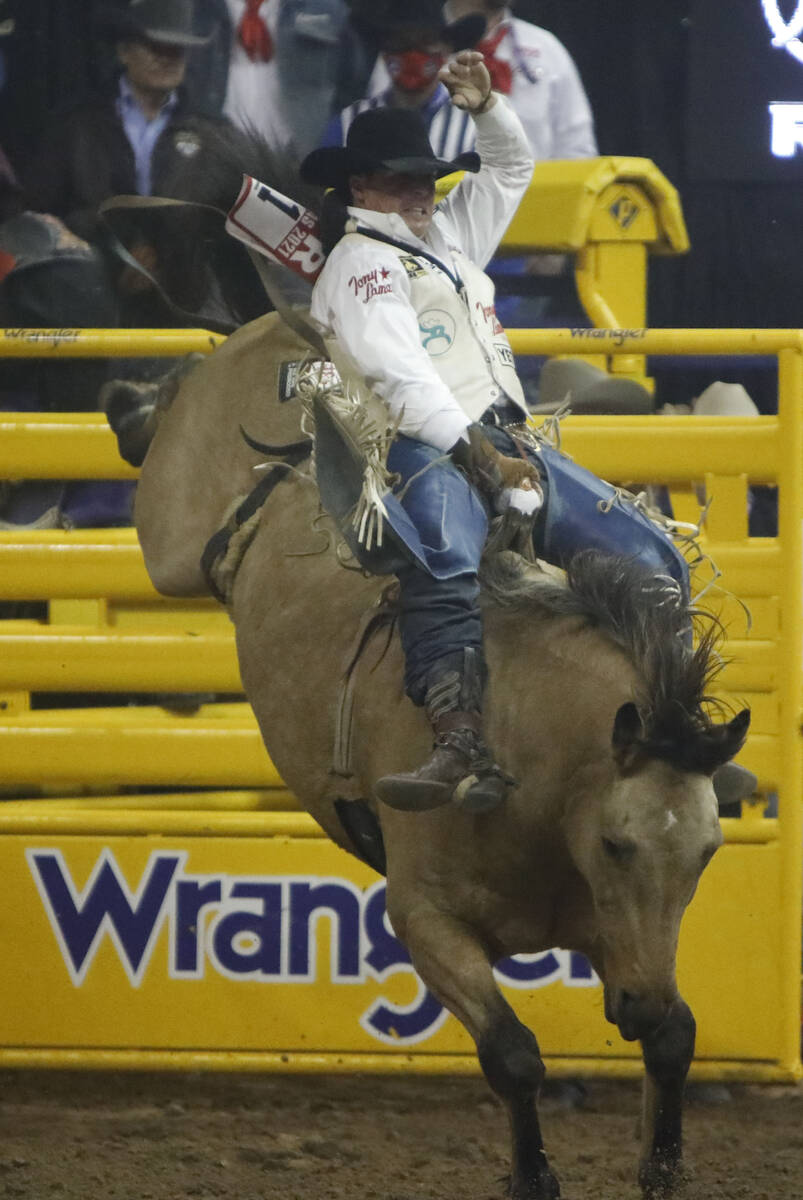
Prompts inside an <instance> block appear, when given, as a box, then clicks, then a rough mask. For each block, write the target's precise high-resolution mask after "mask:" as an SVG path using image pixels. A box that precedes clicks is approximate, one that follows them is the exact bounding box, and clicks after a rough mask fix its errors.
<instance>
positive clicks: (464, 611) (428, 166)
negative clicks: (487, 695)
mask: <svg viewBox="0 0 803 1200" xmlns="http://www.w3.org/2000/svg"><path fill="white" fill-rule="evenodd" d="M440 78H441V79H442V81H443V83H444V84H445V86H446V87H447V88H448V90H449V93H450V96H451V103H452V104H453V105H455V106H456V107H457V108H459V109H462V110H463V111H464V112H465V113H466V114H468V118H469V119H470V120H472V121H473V122H474V123H475V126H476V147H477V152H478V153H474V152H468V153H465V154H461V155H459V156H458V158H456V159H455V160H454V161H445V160H443V159H439V158H437V157H436V156H435V154H434V152H433V150H432V147H431V145H430V143H429V141H428V138H427V134H426V126H425V125H424V123H423V122H422V119H421V117H420V114H419V113H418V112H416V111H414V110H409V109H395V108H379V109H374V110H370V111H367V112H364V113H361V114H360V115H359V116H358V117H357V118H356V119H355V120H354V122H353V123H352V125H351V127H350V130H349V134H348V139H347V143H346V145H345V146H342V147H334V146H332V147H324V148H320V149H318V150H315V151H313V152H312V153H311V154H309V155H308V156H307V157H306V159H305V160H304V161H303V163H302V166H301V173H302V177H303V178H304V179H305V180H306V181H307V182H309V183H314V184H318V185H320V186H322V187H326V188H329V189H331V190H330V191H329V192H328V193H327V196H326V198H325V201H324V208H323V214H322V229H323V232H324V244H325V248H326V249H327V251H328V257H327V261H326V264H325V266H324V269H323V271H322V273H321V275H320V276H319V278H318V281H317V282H316V285H315V288H314V291H313V296H312V304H311V310H310V311H311V316H312V318H313V319H314V321H315V322H316V323H317V325H318V327H319V329H320V330H321V332H322V333H323V335H324V338H325V339H326V341H327V346H328V348H329V349H330V353H331V355H332V358H333V360H334V362H335V364H336V365H337V366H338V367H339V369H340V370H341V374H344V373H345V374H346V375H348V374H349V372H351V373H352V375H353V374H354V373H355V372H356V373H357V374H358V375H359V376H361V377H362V378H363V379H364V380H365V382H366V383H367V384H368V385H369V387H370V388H371V389H372V390H373V392H374V393H375V394H377V395H379V396H380V397H381V398H382V399H383V400H384V401H385V403H386V405H387V407H388V409H389V410H390V413H391V415H392V417H393V418H394V419H396V420H398V422H399V424H398V435H397V437H396V439H395V440H394V442H393V444H392V446H391V448H390V452H389V456H388V467H389V469H390V470H391V471H392V472H395V473H398V475H399V476H400V477H401V480H402V482H403V485H406V486H405V487H404V493H403V497H401V496H400V498H401V504H402V508H403V509H404V513H405V519H406V520H408V521H409V525H408V528H407V530H406V532H405V528H404V526H403V524H402V525H398V523H397V526H396V528H395V532H396V534H397V535H398V536H399V537H400V538H401V540H402V541H404V542H405V543H406V546H407V549H408V561H407V562H406V563H405V564H404V565H403V566H401V567H400V568H399V569H397V570H396V574H397V576H398V579H399V584H400V609H399V630H400V636H401V641H402V647H403V650H404V655H405V690H406V692H407V694H408V696H409V697H410V698H411V699H412V701H413V702H414V703H415V704H417V705H423V706H424V708H425V711H426V714H427V716H428V718H429V720H430V723H431V725H432V727H433V731H434V735H435V741H434V746H433V750H432V753H431V755H430V757H429V758H428V759H427V761H426V762H425V763H423V764H422V765H421V766H420V767H419V768H418V769H417V770H415V771H411V772H409V773H400V774H396V775H391V776H386V777H385V778H383V779H380V780H379V781H378V783H377V784H376V792H377V795H378V796H379V798H380V799H381V800H383V801H384V802H385V803H387V804H389V805H390V806H391V807H395V808H399V809H403V810H412V811H423V810H426V809H430V808H434V807H437V806H439V805H441V804H445V803H447V802H449V801H451V802H452V803H454V804H456V805H457V806H458V807H460V808H462V809H463V810H464V811H468V812H482V811H487V810H490V809H492V808H493V807H495V806H496V805H498V804H499V803H500V802H501V801H502V800H503V799H504V796H505V794H506V791H507V788H508V787H509V786H510V784H511V783H512V782H513V781H512V780H511V779H510V778H509V777H508V776H506V775H505V773H504V771H503V770H502V769H501V768H500V767H499V766H498V765H497V764H496V763H495V762H494V759H493V755H492V753H491V751H490V750H489V749H488V747H487V746H486V745H485V742H484V740H483V730H482V708H483V692H484V688H485V684H486V680H487V668H486V665H485V659H484V655H483V644H482V618H481V612H480V603H479V582H478V574H477V573H478V567H479V562H480V557H481V554H482V550H483V546H484V543H485V540H486V535H487V531H488V519H489V514H493V513H497V514H498V513H501V512H503V511H504V509H505V507H506V506H508V505H510V504H512V505H513V506H515V507H519V508H520V509H521V510H522V511H523V512H525V513H526V514H529V515H531V514H532V513H533V512H535V510H536V509H538V508H539V507H540V506H541V503H542V501H544V503H543V508H542V509H541V511H540V512H539V513H538V516H537V519H536V524H535V530H534V538H535V547H536V550H537V552H538V554H539V556H540V557H542V558H545V559H547V560H549V561H552V562H556V563H558V564H560V563H562V562H565V561H567V560H568V558H569V557H571V554H572V553H574V552H575V551H576V550H579V549H585V548H596V549H600V550H607V551H608V552H612V553H624V554H631V555H634V556H638V557H639V558H641V559H643V560H645V561H647V562H648V563H650V564H651V565H652V566H653V567H654V569H655V570H656V572H658V573H661V574H663V575H668V576H671V577H672V578H674V580H675V581H676V584H677V585H678V586H679V588H680V589H681V590H682V591H683V593H684V594H685V595H688V571H687V567H686V564H685V561H684V559H683V558H682V556H681V555H680V553H679V551H678V550H677V549H676V547H675V546H674V545H673V544H672V542H671V540H670V538H669V537H668V535H666V534H665V533H664V531H663V530H662V529H661V528H659V527H658V526H657V525H655V524H653V523H652V522H651V521H649V520H648V519H647V518H646V517H645V516H644V515H643V514H642V513H640V512H639V511H638V510H637V509H636V508H634V507H633V506H632V505H628V504H627V502H626V501H623V500H622V499H621V498H617V497H616V494H615V493H614V490H613V489H612V488H611V487H610V485H607V484H603V483H602V481H600V480H597V479H596V477H594V476H592V475H590V473H589V472H587V471H584V470H583V469H582V468H580V467H578V466H577V465H576V464H573V463H571V461H570V460H568V459H565V458H563V457H562V456H560V455H558V454H556V453H554V452H553V453H552V455H550V454H549V452H548V450H542V449H539V450H537V451H535V450H533V449H532V448H531V447H528V448H527V449H526V450H522V447H521V444H520V443H517V442H516V441H515V440H514V437H513V436H511V433H509V432H508V431H507V429H506V426H507V427H510V428H515V426H517V425H519V426H520V425H522V423H523V422H524V421H525V419H526V406H525V402H524V398H523V394H522V390H521V385H520V383H519V380H518V377H517V375H516V370H515V364H514V359H513V354H512V352H511V349H510V345H509V343H508V340H507V337H506V335H505V332H504V330H503V329H502V326H501V325H500V323H499V321H498V320H497V318H496V315H495V309H494V297H493V285H492V283H491V281H490V279H489V278H488V277H487V275H486V274H485V273H484V271H483V269H482V267H483V266H484V265H485V264H486V263H487V262H488V260H489V259H490V257H491V255H492V254H493V253H494V251H495V250H496V247H497V244H498V242H499V240H500V239H501V237H502V235H503V233H504V231H505V229H506V228H507V225H508V223H509V222H510V220H511V218H512V216H513V214H514V213H515V211H516V208H517V206H518V204H519V201H520V200H521V198H522V196H523V194H524V192H525V190H526V189H527V186H528V184H529V182H530V178H531V175H532V168H533V160H532V156H531V153H530V150H529V146H528V142H527V138H526V136H525V134H524V131H523V129H522V126H521V123H520V121H519V120H518V118H517V117H516V115H515V114H514V113H513V111H512V110H511V108H510V107H509V105H508V103H507V102H506V101H505V100H504V98H503V97H501V96H499V95H497V94H496V93H495V92H493V91H492V89H491V83H490V76H489V74H488V71H487V69H486V67H485V65H484V63H483V59H482V55H481V54H479V53H477V52H476V51H461V52H460V53H458V54H457V55H456V56H454V57H453V58H452V59H451V60H450V61H449V62H448V63H447V64H446V65H445V66H444V67H443V68H442V69H441V72H440ZM458 169H462V170H464V171H466V172H467V174H466V175H465V177H464V179H463V180H462V181H461V183H460V184H459V185H458V186H457V187H456V188H455V189H454V190H453V191H452V192H451V193H450V194H449V196H448V197H447V198H446V199H445V200H444V201H443V202H442V203H440V204H439V205H438V207H437V209H436V207H435V181H436V179H437V178H439V177H442V176H444V175H447V174H449V173H451V172H452V171H455V170H458ZM477 264H479V265H477ZM424 468H426V469H424ZM603 499H604V500H613V501H614V502H613V503H610V504H608V505H607V511H606V512H605V513H604V515H602V514H601V512H600V508H599V502H600V500H603ZM390 523H391V526H393V520H392V519H391V522H390ZM410 525H411V526H412V530H413V535H412V536H410V530H409V526H410ZM394 569H395V568H394Z"/></svg>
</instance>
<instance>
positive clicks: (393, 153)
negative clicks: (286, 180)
mask: <svg viewBox="0 0 803 1200" xmlns="http://www.w3.org/2000/svg"><path fill="white" fill-rule="evenodd" d="M479 169H480V156H479V154H476V153H475V152H474V151H473V150H468V151H466V152H465V153H464V154H458V156H457V158H455V159H453V160H452V161H451V162H449V161H447V160H446V159H444V158H437V157H436V155H435V152H434V151H433V149H432V146H431V145H430V141H429V135H428V134H427V126H426V123H425V121H424V118H423V117H422V116H421V114H420V112H419V111H418V110H417V109H414V108H370V109H368V110H367V111H366V112H361V113H360V114H359V116H356V117H355V118H354V120H353V121H352V123H351V125H350V127H349V131H348V136H347V137H346V144H345V146H322V147H321V148H320V149H318V150H313V151H312V153H311V154H308V155H307V157H306V158H305V159H304V161H303V162H302V164H301V168H300V170H301V178H302V179H303V180H304V182H305V183H315V184H318V185H319V186H320V187H334V188H342V187H343V185H345V184H346V183H347V182H348V178H349V176H350V175H367V174H371V173H373V172H374V171H398V172H400V173H401V174H404V175H434V176H435V178H436V179H440V177H441V175H451V173H452V171H479Z"/></svg>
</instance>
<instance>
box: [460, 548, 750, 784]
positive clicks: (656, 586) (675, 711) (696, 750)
mask: <svg viewBox="0 0 803 1200" xmlns="http://www.w3.org/2000/svg"><path fill="white" fill-rule="evenodd" d="M482 585H483V591H484V594H485V596H486V597H487V598H488V600H490V601H491V602H492V603H494V604H496V605H497V606H500V607H503V608H512V609H515V610H518V611H522V612H525V611H526V612H527V613H529V614H531V615H532V616H540V617H542V618H544V617H547V618H548V617H550V616H552V617H580V618H582V619H584V620H585V621H586V622H587V624H588V625H589V626H592V627H596V628H598V629H599V630H600V631H601V632H602V633H603V634H604V635H606V636H607V637H608V638H609V639H610V640H611V641H613V642H614V643H615V644H616V645H618V646H619V647H620V648H621V649H622V650H623V651H624V652H625V654H626V655H627V657H628V659H629V660H630V661H631V663H632V664H633V666H634V667H635V668H636V671H637V674H638V678H639V694H638V697H637V698H636V700H637V705H638V710H639V714H640V717H641V722H642V733H641V736H640V737H639V746H640V748H641V749H642V750H643V751H644V753H646V754H647V755H648V756H649V757H653V758H661V759H664V760H666V761H668V762H670V763H671V764H672V765H673V766H675V767H677V768H678V769H680V770H686V771H704V772H709V773H710V772H711V771H713V770H714V769H715V768H716V767H717V766H719V765H720V764H721V763H722V762H723V761H727V758H728V757H730V755H729V754H726V756H725V757H724V758H723V754H724V753H725V750H726V731H727V730H728V728H729V727H728V725H727V724H724V723H723V722H722V721H720V722H715V721H714V720H713V717H712V715H711V711H712V709H713V710H714V711H717V710H721V709H722V704H721V702H719V701H717V700H714V699H713V698H712V697H711V696H709V695H708V694H707V691H708V688H709V686H710V684H711V682H712V681H713V679H714V678H715V676H716V675H717V674H718V673H719V671H720V670H721V669H722V667H723V666H724V660H723V659H722V657H721V656H720V654H719V652H718V647H719V644H720V642H721V639H722V636H723V630H722V627H721V625H720V623H719V621H718V619H717V618H716V617H715V616H714V615H713V614H712V613H707V612H704V611H702V610H699V609H697V608H695V607H694V606H693V605H691V604H690V603H688V602H686V600H685V599H684V598H683V595H682V593H681V590H680V588H679V586H678V585H677V583H676V582H675V580H673V579H671V578H669V576H666V575H656V574H655V572H654V571H653V570H652V569H651V568H649V567H646V566H644V564H642V563H640V562H638V561H637V560H634V559H633V558H628V557H624V556H618V555H608V554H602V553H600V552H598V551H594V550H590V551H582V552H581V553H579V554H576V555H575V556H574V557H573V558H572V560H571V562H570V563H569V564H568V566H567V568H566V577H565V581H563V580H560V579H557V578H555V577H554V576H552V575H547V574H546V573H544V572H539V571H538V570H536V569H534V568H533V567H532V565H531V564H528V563H527V562H526V561H525V560H524V559H523V558H521V557H520V556H519V555H517V554H513V553H510V552H503V553H501V554H493V555H487V556H486V559H485V560H484V562H483V569H482ZM692 630H694V632H695V634H696V644H695V645H692V642H691V637H690V633H691V631H692Z"/></svg>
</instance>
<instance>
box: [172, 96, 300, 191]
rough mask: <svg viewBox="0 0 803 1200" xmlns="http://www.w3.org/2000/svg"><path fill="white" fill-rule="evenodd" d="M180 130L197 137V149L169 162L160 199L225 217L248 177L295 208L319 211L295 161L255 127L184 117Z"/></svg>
mask: <svg viewBox="0 0 803 1200" xmlns="http://www.w3.org/2000/svg"><path fill="white" fill-rule="evenodd" d="M182 129H185V130H186V131H187V132H188V133H191V134H196V135H197V137H198V141H199V144H200V146H201V150H200V152H199V153H198V154H195V155H187V156H184V157H182V156H180V155H176V156H175V157H174V161H173V165H172V170H171V171H170V173H169V174H168V175H166V176H165V178H164V180H163V186H162V193H163V195H165V196H170V197H171V198H173V199H176V200H188V201H192V202H194V203H196V204H209V205H211V206H212V207H213V208H218V209H221V210H222V212H223V213H227V212H228V211H229V209H230V208H231V206H232V205H233V204H234V202H235V200H236V199H237V196H238V195H239V193H240V188H241V187H242V181H243V175H253V177H254V178H255V179H258V180H259V181H260V182H261V183H267V184H269V185H270V186H271V187H273V188H275V189H276V190H277V191H279V192H282V193H283V194H284V195H285V196H288V197H290V199H292V200H295V202H296V203H297V204H301V205H303V206H305V207H307V208H313V209H315V210H316V211H317V209H318V208H319V207H320V189H318V188H314V187H312V186H311V185H310V184H307V183H304V182H303V180H302V179H301V176H300V174H299V170H298V158H297V156H294V155H292V154H290V153H289V152H282V151H279V150H276V149H275V148H274V147H273V146H271V144H270V143H269V142H268V141H267V140H266V139H265V138H264V136H263V135H262V134H261V133H259V132H258V131H257V130H256V129H255V128H253V127H246V128H240V127H238V126H234V125H231V124H229V123H228V122H227V121H217V122H214V121H211V120H209V119H207V118H199V117H186V118H184V119H183V121H182Z"/></svg>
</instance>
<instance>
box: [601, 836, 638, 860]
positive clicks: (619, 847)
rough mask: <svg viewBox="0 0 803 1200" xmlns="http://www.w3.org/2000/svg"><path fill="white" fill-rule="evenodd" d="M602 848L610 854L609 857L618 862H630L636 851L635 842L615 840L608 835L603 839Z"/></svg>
mask: <svg viewBox="0 0 803 1200" xmlns="http://www.w3.org/2000/svg"><path fill="white" fill-rule="evenodd" d="M602 848H603V850H604V851H605V853H606V854H607V855H608V858H611V859H613V861H614V862H616V863H626V862H629V861H630V859H631V858H632V857H633V855H634V854H635V853H636V847H635V845H634V844H633V842H615V841H614V840H613V838H608V837H604V838H603V839H602Z"/></svg>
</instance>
